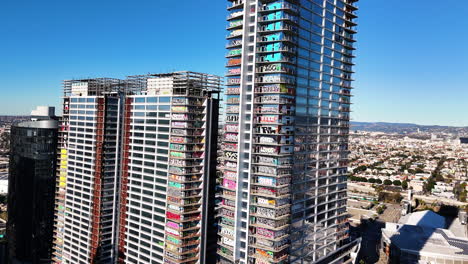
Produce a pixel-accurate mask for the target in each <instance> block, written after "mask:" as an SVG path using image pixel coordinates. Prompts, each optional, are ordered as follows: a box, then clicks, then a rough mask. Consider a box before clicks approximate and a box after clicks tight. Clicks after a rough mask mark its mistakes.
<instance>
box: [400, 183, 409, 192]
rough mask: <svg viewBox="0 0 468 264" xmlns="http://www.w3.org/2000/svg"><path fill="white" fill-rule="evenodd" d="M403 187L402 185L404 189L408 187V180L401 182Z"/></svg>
mask: <svg viewBox="0 0 468 264" xmlns="http://www.w3.org/2000/svg"><path fill="white" fill-rule="evenodd" d="M401 187H402V188H403V189H405V190H406V189H408V181H402V182H401Z"/></svg>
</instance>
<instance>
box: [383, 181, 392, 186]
mask: <svg viewBox="0 0 468 264" xmlns="http://www.w3.org/2000/svg"><path fill="white" fill-rule="evenodd" d="M383 184H385V185H392V181H391V180H385V181H384V182H383Z"/></svg>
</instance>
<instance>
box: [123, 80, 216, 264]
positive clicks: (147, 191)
mask: <svg viewBox="0 0 468 264" xmlns="http://www.w3.org/2000/svg"><path fill="white" fill-rule="evenodd" d="M128 82H129V87H130V91H131V95H127V97H126V104H125V111H124V112H125V118H124V130H123V131H124V132H123V133H124V138H123V144H124V149H123V158H122V159H123V164H124V165H123V170H122V173H123V174H122V195H121V204H120V216H121V218H120V235H119V253H120V258H119V260H120V261H119V262H120V263H142V264H143V263H170V264H175V263H187V264H190V263H213V260H214V259H215V255H214V254H213V253H214V252H215V251H216V249H215V248H214V249H213V250H212V251H207V248H209V246H210V245H215V244H216V232H213V230H216V228H215V225H214V224H215V223H214V215H213V212H214V193H215V190H214V188H215V182H214V180H215V178H214V175H215V174H216V144H217V140H216V134H217V130H218V125H217V124H218V107H219V99H218V94H219V91H220V85H221V78H220V77H217V76H213V75H208V74H202V73H195V72H177V73H170V74H150V75H141V76H131V77H129V79H128ZM210 197H211V199H210ZM209 211H210V213H208V212H209Z"/></svg>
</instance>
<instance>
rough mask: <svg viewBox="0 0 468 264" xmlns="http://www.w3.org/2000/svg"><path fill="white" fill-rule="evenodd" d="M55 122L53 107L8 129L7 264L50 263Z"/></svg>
mask: <svg viewBox="0 0 468 264" xmlns="http://www.w3.org/2000/svg"><path fill="white" fill-rule="evenodd" d="M57 128H58V122H57V120H56V117H55V114H54V108H53V107H38V108H37V110H35V111H33V112H32V113H31V120H30V121H23V122H20V123H18V124H16V125H13V126H12V127H11V145H10V165H9V169H10V174H9V179H8V188H9V190H8V223H7V239H8V254H9V263H30V264H36V263H50V259H51V255H52V254H51V251H52V250H51V249H52V230H53V219H54V213H53V211H54V197H55V167H56V164H55V157H56V150H57Z"/></svg>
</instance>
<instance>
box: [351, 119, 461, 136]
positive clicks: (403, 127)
mask: <svg viewBox="0 0 468 264" xmlns="http://www.w3.org/2000/svg"><path fill="white" fill-rule="evenodd" d="M350 129H351V130H352V131H355V130H357V131H369V132H385V133H398V134H411V133H417V132H418V130H419V132H423V133H449V134H468V127H455V126H438V125H418V124H412V123H387V122H357V121H352V122H351V127H350Z"/></svg>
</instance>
